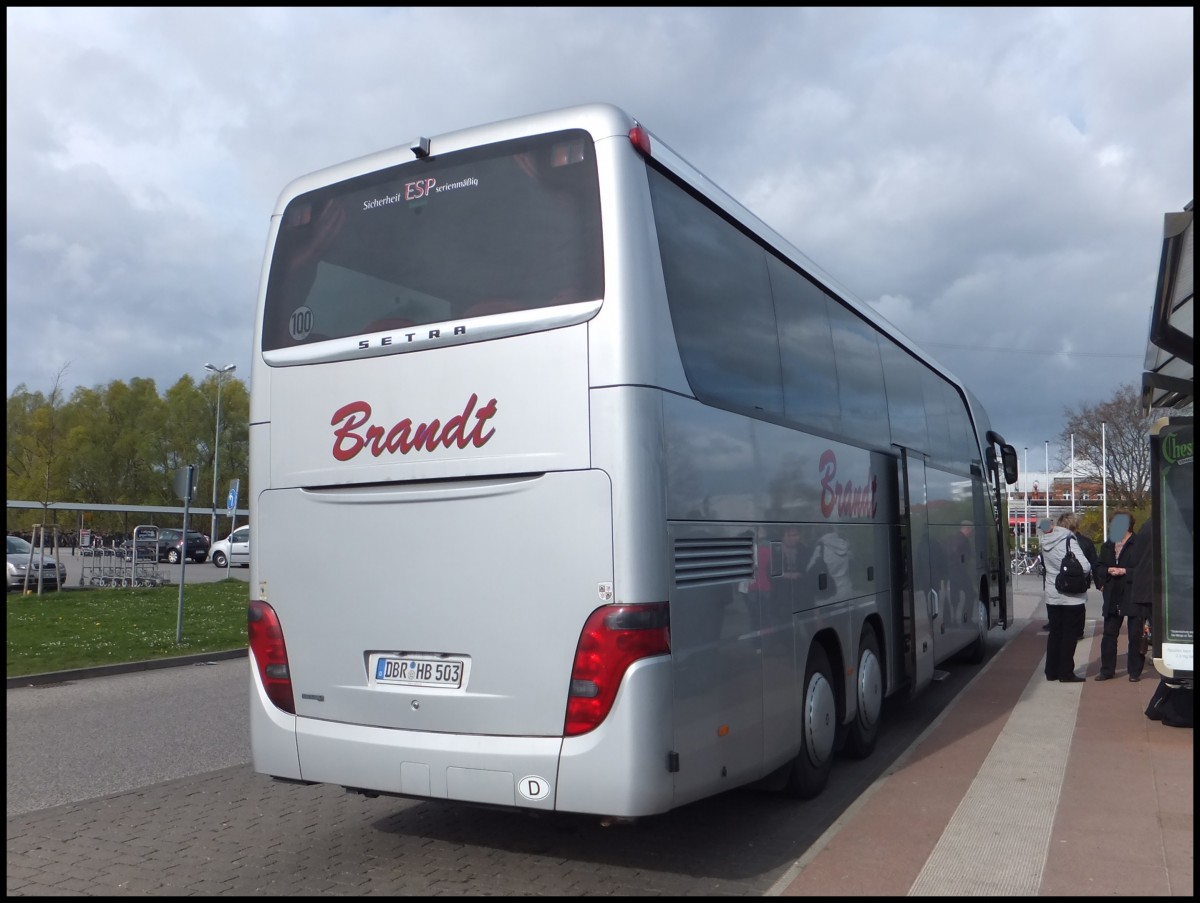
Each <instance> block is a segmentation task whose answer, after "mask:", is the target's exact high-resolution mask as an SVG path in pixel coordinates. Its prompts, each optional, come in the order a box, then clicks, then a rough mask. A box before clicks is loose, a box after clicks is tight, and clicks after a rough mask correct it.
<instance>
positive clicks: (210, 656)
mask: <svg viewBox="0 0 1200 903" xmlns="http://www.w3.org/2000/svg"><path fill="white" fill-rule="evenodd" d="M247 654H248V650H247V649H229V650H227V651H225V652H204V653H200V654H198V655H177V656H173V657H171V658H155V659H149V660H148V661H144V662H123V663H121V664H119V665H96V666H95V667H93V668H76V669H74V670H72V671H50V672H47V673H45V674H26V675H23V676H21V677H10V678H8V689H10V690H14V689H19V688H20V687H44V686H46V685H48V684H61V683H68V682H70V681H73V680H84V679H85V678H88V677H108V676H110V675H113V674H130V673H133V672H135V671H155V670H157V669H159V668H174V667H177V666H179V665H207V664H209V663H211V662H220V661H227V660H229V659H232V658H244V657H245V656H246V655H247Z"/></svg>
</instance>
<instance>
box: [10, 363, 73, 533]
mask: <svg viewBox="0 0 1200 903" xmlns="http://www.w3.org/2000/svg"><path fill="white" fill-rule="evenodd" d="M68 366H69V365H66V364H64V365H63V367H62V368H60V369H59V371H58V373H57V375H56V376H55V378H54V386H53V387H52V388H51V389H50V393H49V394H48V395H42V394H41V393H40V392H34V393H30V392H28V391H25V387H24V386H23V385H22V386H20V387H18V392H14V394H13V397H10V398H9V401H8V413H9V429H8V451H7V456H6V457H7V469H8V485H9V491H10V493H11V491H12V489H13V487H14V486H15V487H19V488H20V489H21V490H22V491H23V492H24V493H25V498H26V499H28V500H29V501H35V500H36V501H39V502H41V503H42V512H41V515H40V516H38V520H37V522H38V523H39V524H41V525H42V527H43V529H44V530H45V537H46V538H47V539H49V538H51V537H52V536H53V533H54V531H53V529H52V528H53V527H54V526H56V525H57V512H55V513H54V515H55V516H54V517H52V516H51V512H50V503H51V502H57V501H66V498H65V497H62V492H63V489H64V488H65V486H66V479H65V474H66V469H67V467H68V466H69V458H68V457H67V455H66V454H65V450H66V449H65V446H66V443H65V441H64V432H65V428H64V422H63V420H64V418H63V413H62V410H61V407H62V394H63V389H62V378H63V374H64V373H65V372H66V369H67V367H68ZM14 420H15V421H16V424H17V425H18V428H17V429H14ZM29 526H30V527H32V526H33V525H32V523H31V524H30V525H29ZM36 538H37V537H35V539H36Z"/></svg>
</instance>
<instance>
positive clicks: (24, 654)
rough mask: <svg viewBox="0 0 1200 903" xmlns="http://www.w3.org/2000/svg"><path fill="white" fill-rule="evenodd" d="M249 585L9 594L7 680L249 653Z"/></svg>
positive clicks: (223, 583) (225, 583)
mask: <svg viewBox="0 0 1200 903" xmlns="http://www.w3.org/2000/svg"><path fill="white" fill-rule="evenodd" d="M248 600H249V594H248V592H247V587H246V581H245V580H238V579H236V578H233V577H230V578H229V579H227V580H221V581H218V582H216V583H197V584H189V585H186V586H184V588H183V622H182V623H183V631H182V638H181V641H180V642H179V643H176V642H175V636H176V631H177V629H178V624H179V586H178V585H175V586H159V587H151V588H137V589H134V588H128V589H126V588H109V587H89V588H86V589H78V590H65V591H61V592H53V593H45V594H43V595H41V596H36V595H31V596H24V595H21V594H19V593H9V594H8V662H7V666H8V676H9V677H24V676H26V675H30V674H42V673H45V672H48V671H65V670H70V669H72V668H90V667H93V666H95V665H113V664H123V663H125V662H140V661H147V660H149V659H156V658H170V657H171V656H175V655H195V654H199V653H204V652H223V651H226V650H229V649H244V648H246V603H247V601H248Z"/></svg>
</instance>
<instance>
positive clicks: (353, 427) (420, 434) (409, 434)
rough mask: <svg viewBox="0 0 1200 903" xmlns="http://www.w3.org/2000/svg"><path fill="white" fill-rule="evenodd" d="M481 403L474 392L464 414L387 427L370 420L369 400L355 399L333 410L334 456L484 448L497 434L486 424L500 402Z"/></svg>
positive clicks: (344, 458) (345, 458) (406, 420)
mask: <svg viewBox="0 0 1200 903" xmlns="http://www.w3.org/2000/svg"><path fill="white" fill-rule="evenodd" d="M478 403H479V396H478V395H476V394H474V393H471V397H470V398H469V399H467V404H466V407H464V408H463V410H462V413H461V414H455V415H454V416H453V417H451V418H450V419H449V420H447V421H446V422H445V423H444V424H443V423H442V422H441V421H440V420H439V419H437V418H436V417H435V418H434V419H433V420H429V421H426V422H423V423H418V424H416V425H415V426H414V425H413V422H412V419H411V418H409V417H405V418H404V419H403V420H401V421H399V422H398V423H396V424H394V425H392V426H391V427H386V428H385V427H383V426H381V425H379V424H373V423H371V422H370V420H371V406H370V405H369V404H368V403H367V402H365V401H352V402H350V403H349V404H345V405H342V406H341V407H340V408H338V409H337V410H336V411H334V413H333V418H332V419H331V420H330V421H329V423H330V425H331V426H333V427H336V429H334V431H333V457H334V458H335V459H336V460H338V461H350V460H352V459H353V458H354V457H355V456H356V455H358V453H359V452H361V451H362V450H363V449H366V450H367V451H368V452H369V453H370V454H371V455H373V456H374V457H376V458H378V457H379V456H380V455H382V454H384V453H385V452H386V453H387V454H391V455H394V454H396V453H397V452H399V453H400V454H402V455H407V454H408V453H409V452H410V451H427V452H432V451H436V450H437V448H438V446H439V445H440V446H441V447H442V448H449V447H450V446H451V445H456V446H457V447H458V448H466V447H467V446H468V445H472V446H474V447H475V448H482V447H483V446H484V445H486V444H487V442H488V440H489V439H491V438H492V436H493V435H495V433H496V429H495V427H490V428H487V427H488V421H489V420H491V419H492V418H493V417H495V416H496V410H497V404H496V399H494V398H493V399H491V400H490V401H488V402H487V404H485V405H483V407H481V408H479V410H475V405H476V404H478ZM472 417H473V419H474V422H473V423H472Z"/></svg>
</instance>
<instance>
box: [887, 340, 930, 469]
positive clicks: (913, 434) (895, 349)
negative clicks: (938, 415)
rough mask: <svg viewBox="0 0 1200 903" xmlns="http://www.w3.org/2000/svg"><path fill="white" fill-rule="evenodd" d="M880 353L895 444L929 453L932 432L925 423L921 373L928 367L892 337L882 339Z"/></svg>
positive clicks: (889, 420) (889, 418)
mask: <svg viewBox="0 0 1200 903" xmlns="http://www.w3.org/2000/svg"><path fill="white" fill-rule="evenodd" d="M879 352H880V358H881V359H882V361H883V376H884V383H885V384H886V387H887V401H888V423H889V424H890V425H891V430H892V441H893V442H894V443H896V444H897V445H903V446H905V447H907V448H915V449H920V450H922V451H926V450H928V449H929V431H928V428H927V427H926V423H925V391H924V388H923V386H922V384H921V373H922V372H923V371H925V369H926V368H925V366H924V365H923V364H921V363H919V362H918V361H917V359H916V358H914V357H913V356H912V355H911V354H909V353H908V352H907V351H905V350H904V349H903V348H901V347H899V346H898V345H896V344H895V343H894V342H892V341H891V340H890V339H888V338H885V337H881V338H880V340H879Z"/></svg>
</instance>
